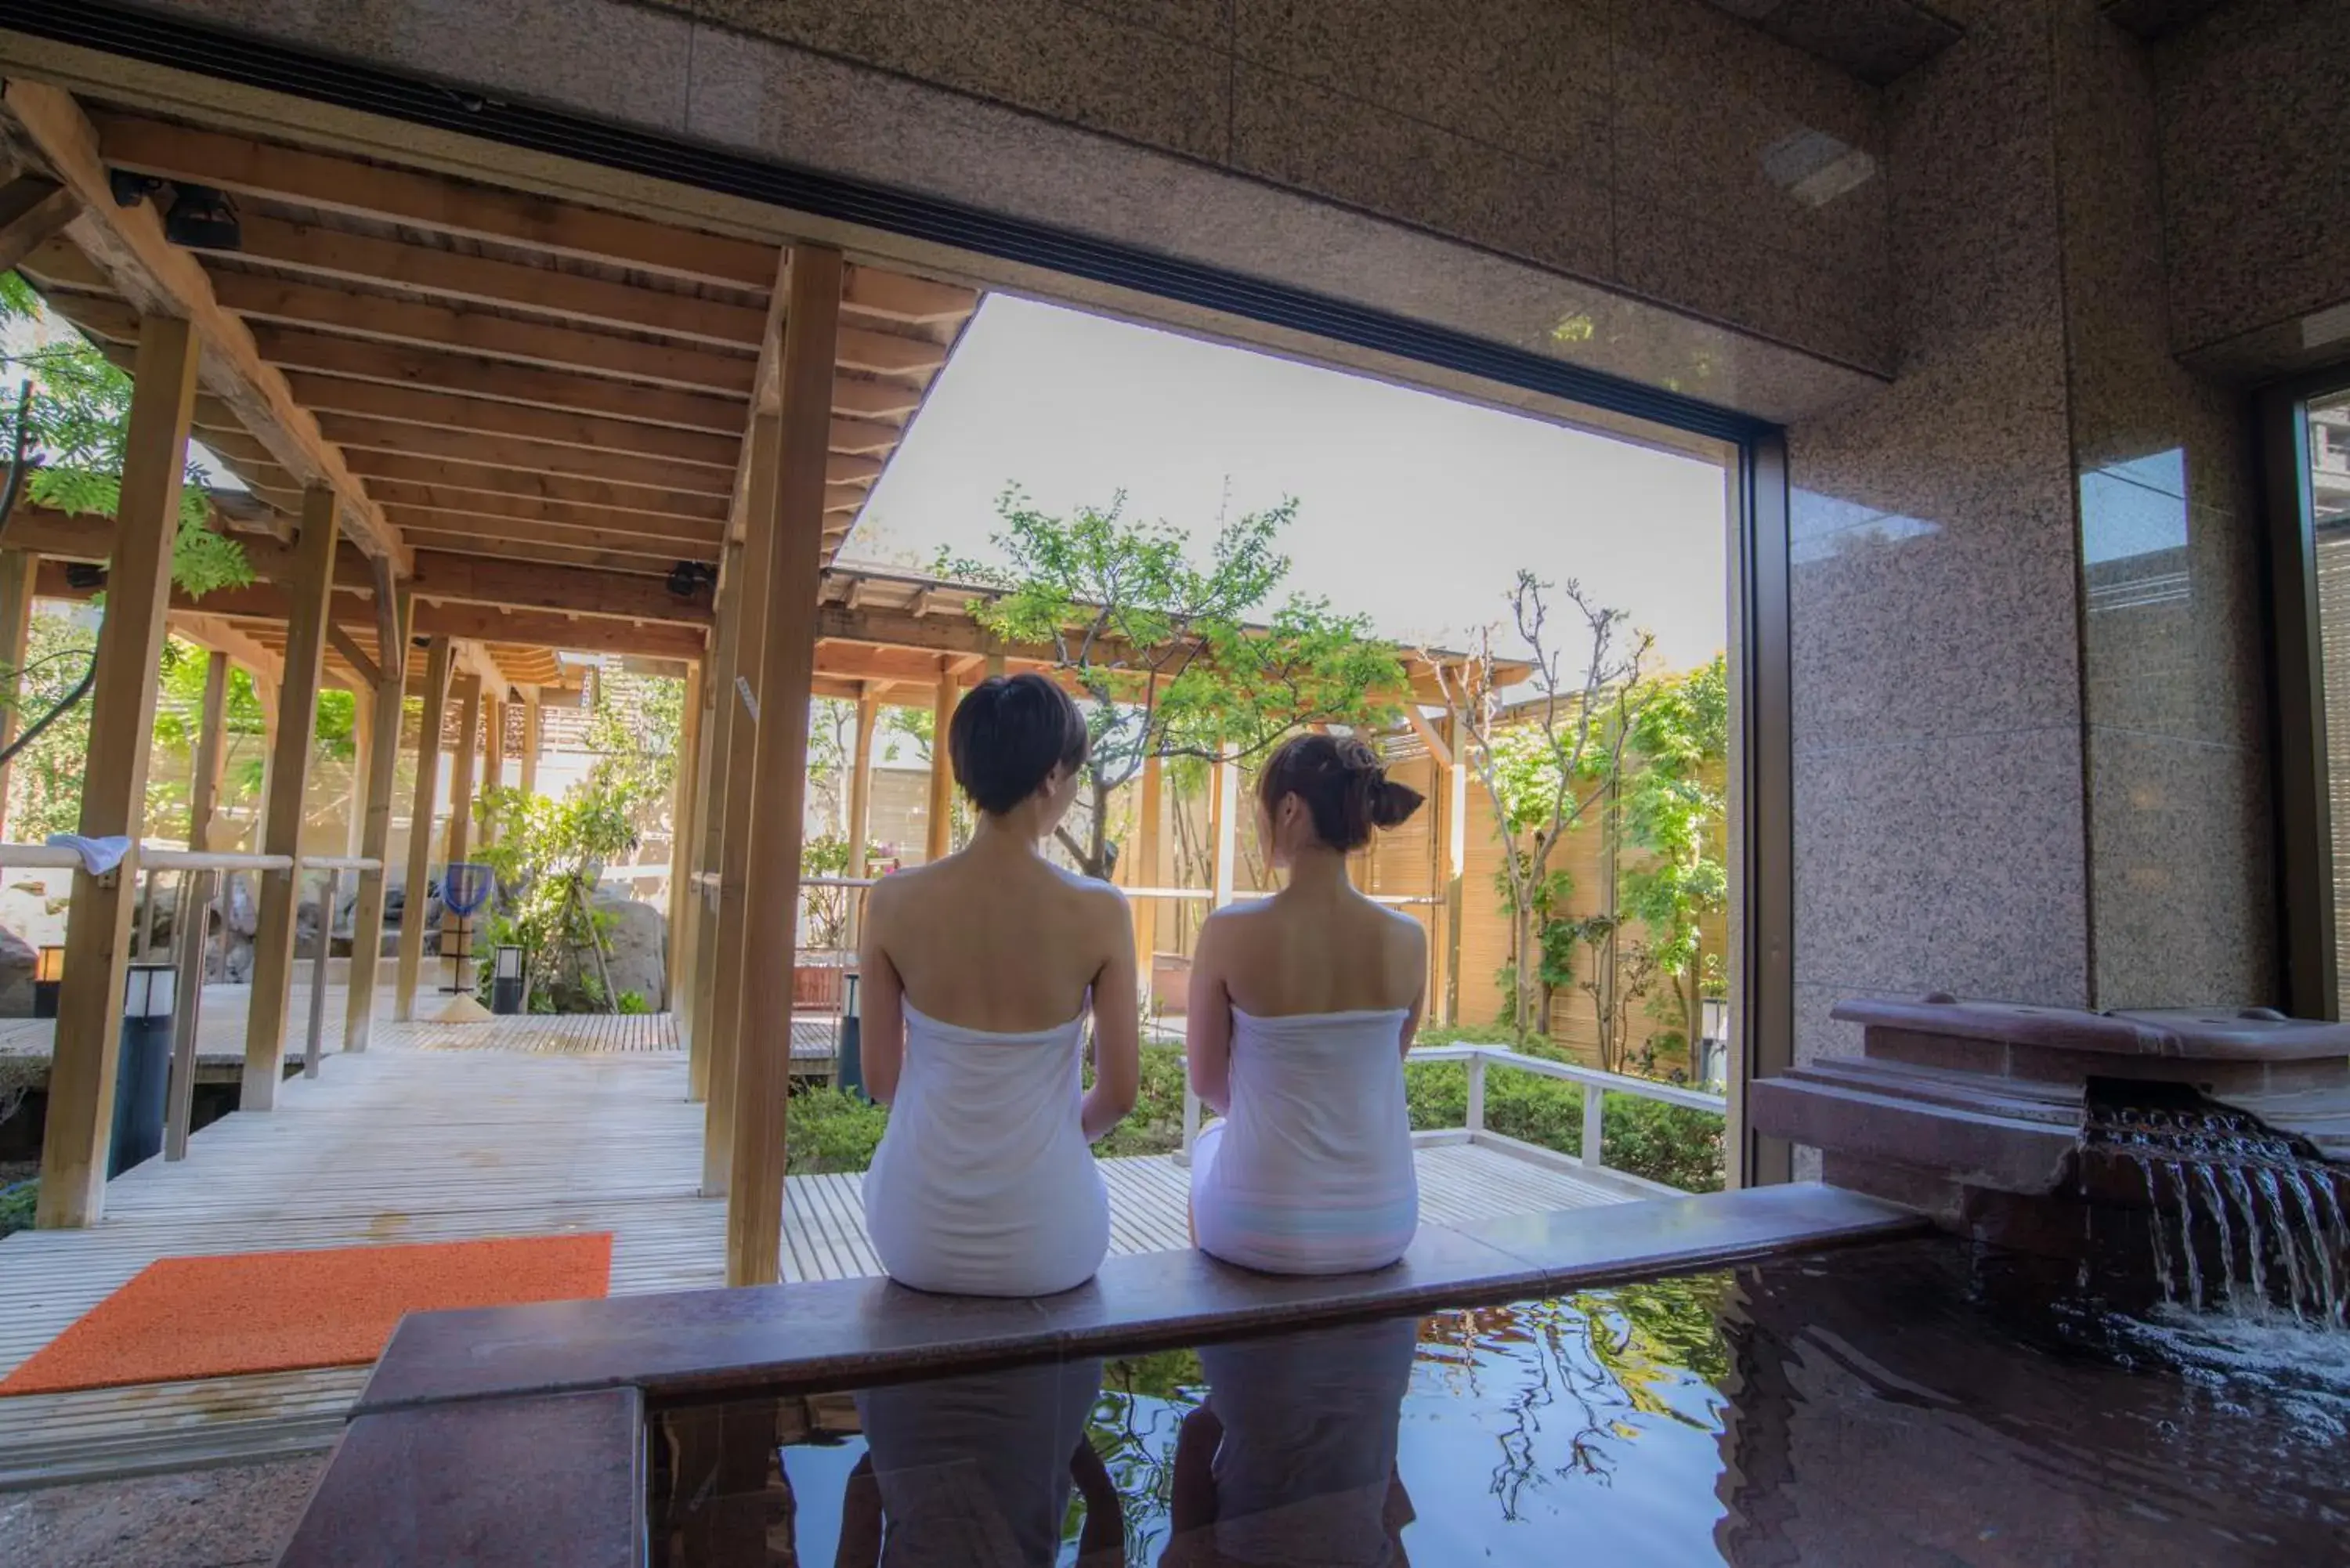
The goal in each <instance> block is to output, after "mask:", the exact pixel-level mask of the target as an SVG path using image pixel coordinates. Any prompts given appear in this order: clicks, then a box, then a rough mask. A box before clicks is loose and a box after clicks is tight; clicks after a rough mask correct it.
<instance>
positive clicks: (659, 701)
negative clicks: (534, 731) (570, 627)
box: [582, 669, 685, 848]
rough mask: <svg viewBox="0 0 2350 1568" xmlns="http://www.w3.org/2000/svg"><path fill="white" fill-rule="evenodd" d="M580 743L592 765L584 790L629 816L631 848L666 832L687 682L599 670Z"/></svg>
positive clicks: (591, 686)
mask: <svg viewBox="0 0 2350 1568" xmlns="http://www.w3.org/2000/svg"><path fill="white" fill-rule="evenodd" d="M588 690H589V698H588V705H587V724H586V726H585V734H584V735H583V737H582V739H583V740H584V742H585V743H586V745H587V750H588V751H590V752H592V753H595V755H596V761H595V762H594V763H591V764H590V765H589V767H588V770H587V779H586V781H585V783H586V784H587V786H588V787H590V788H592V789H594V790H597V791H598V792H600V793H602V794H606V795H608V796H610V797H611V799H612V800H613V801H615V802H616V803H618V804H619V807H620V809H622V810H625V811H626V812H628V814H629V829H630V835H631V843H630V845H629V847H631V848H633V847H634V846H635V844H636V842H639V841H641V840H643V839H645V838H647V837H649V836H652V835H654V834H657V833H663V834H665V833H667V832H668V831H669V830H670V822H669V818H670V813H671V811H672V810H673V809H674V808H675V805H676V799H677V766H678V757H677V751H678V738H679V736H681V734H682V733H683V732H684V726H685V682H684V681H682V680H673V679H671V677H669V676H666V675H631V674H629V673H627V672H626V671H624V670H601V669H599V670H597V671H596V672H595V674H594V676H593V677H592V678H591V679H590V681H589V688H588Z"/></svg>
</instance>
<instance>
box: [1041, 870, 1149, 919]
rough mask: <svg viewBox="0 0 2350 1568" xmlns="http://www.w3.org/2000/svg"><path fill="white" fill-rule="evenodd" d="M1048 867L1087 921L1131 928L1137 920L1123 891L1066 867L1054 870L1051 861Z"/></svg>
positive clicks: (1097, 878) (1098, 878)
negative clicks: (1108, 922) (1114, 923)
mask: <svg viewBox="0 0 2350 1568" xmlns="http://www.w3.org/2000/svg"><path fill="white" fill-rule="evenodd" d="M1045 864H1046V865H1047V866H1050V867H1051V869H1052V872H1053V875H1054V876H1055V877H1058V878H1059V879H1060V883H1061V887H1062V888H1063V889H1064V890H1065V891H1066V893H1067V894H1068V895H1069V897H1070V898H1073V899H1075V900H1076V906H1077V908H1078V909H1081V910H1083V911H1084V912H1085V916H1086V918H1087V919H1097V920H1106V921H1115V922H1117V923H1118V925H1119V926H1120V927H1129V926H1130V925H1131V923H1132V920H1133V918H1134V917H1133V914H1132V911H1131V910H1130V909H1129V908H1128V904H1127V899H1126V894H1125V892H1124V890H1123V889H1121V888H1117V887H1114V886H1112V885H1111V884H1109V883H1107V882H1105V881H1103V880H1102V879H1101V878H1100V877H1088V876H1086V875H1085V874H1084V873H1083V872H1079V871H1072V870H1070V869H1069V868H1068V867H1066V866H1053V865H1052V863H1051V862H1050V861H1047V862H1046V863H1045Z"/></svg>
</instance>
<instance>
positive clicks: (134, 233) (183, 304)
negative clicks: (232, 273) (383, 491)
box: [5, 78, 407, 566]
mask: <svg viewBox="0 0 2350 1568" xmlns="http://www.w3.org/2000/svg"><path fill="white" fill-rule="evenodd" d="M5 106H6V112H7V118H8V119H9V120H10V121H12V122H13V123H14V125H15V127H16V130H17V131H18V132H19V133H21V135H22V136H23V138H24V140H26V142H27V143H29V144H30V145H31V146H32V147H33V148H34V149H36V151H38V152H39V153H40V155H41V157H42V159H43V160H44V161H46V162H47V164H48V166H49V169H50V171H52V172H53V173H54V174H56V176H57V179H58V180H59V181H60V182H62V183H64V184H65V185H66V186H67V188H68V189H69V190H71V191H72V192H74V194H75V195H76V196H77V197H78V198H79V199H80V201H81V202H82V212H81V215H80V216H79V217H78V218H76V219H75V220H74V221H73V223H71V224H70V225H68V229H67V233H68V234H70V235H72V237H73V239H74V243H75V244H78V245H79V246H80V247H81V249H82V251H83V252H84V253H85V254H88V256H89V258H90V259H91V260H92V261H94V262H96V263H97V264H98V265H99V267H100V268H101V269H102V270H103V271H104V272H105V273H106V275H107V277H108V280H109V282H110V283H111V284H112V285H113V286H114V288H115V290H116V292H118V293H120V295H121V296H123V297H124V298H126V299H128V300H129V301H130V303H131V304H132V305H133V306H137V307H138V308H139V309H140V310H143V311H148V312H151V313H153V314H155V315H158V316H170V317H180V318H183V319H185V320H187V321H189V322H190V323H191V324H192V326H193V327H194V329H195V333H196V336H197V338H198V340H199V342H200V344H201V346H202V368H201V375H202V378H203V383H204V385H205V386H206V387H208V388H210V389H212V390H213V392H214V393H215V394H217V395H218V396H219V397H220V398H221V399H222V400H224V401H225V402H227V403H228V404H229V406H230V407H231V408H233V409H234V410H236V413H237V418H238V421H239V422H240V423H242V424H243V425H244V427H245V429H246V430H248V431H251V432H252V433H253V434H254V435H255V437H256V438H258V439H259V440H260V441H261V442H262V444H263V445H265V446H266V447H268V448H269V450H270V452H271V453H272V454H273V455H274V456H276V459H277V461H278V462H280V463H281V464H283V465H284V466H285V467H286V470H287V471H288V472H291V473H293V474H294V475H295V476H296V478H298V479H300V480H301V481H302V482H303V483H306V484H323V485H325V486H327V487H328V488H329V489H331V490H333V491H334V492H335V493H336V495H337V496H338V499H339V500H340V502H341V504H342V508H343V522H344V524H345V526H347V527H348V528H349V529H350V530H351V533H352V536H353V538H354V539H356V540H357V541H358V543H359V545H360V546H361V547H362V548H364V549H366V550H367V551H368V553H369V555H382V556H390V557H391V558H392V560H393V561H394V562H395V563H396V564H399V565H401V566H405V565H406V560H407V552H406V548H405V546H404V545H402V544H401V542H400V535H399V532H398V530H396V529H395V528H393V527H392V525H391V524H390V522H389V521H388V520H387V519H386V518H385V517H384V515H383V514H382V512H381V511H380V509H379V508H378V507H377V506H376V504H375V503H374V501H373V500H372V499H370V498H369V495H368V493H367V489H366V487H365V486H364V485H362V484H361V483H359V480H358V479H357V478H356V477H355V476H353V475H352V473H351V472H350V471H349V470H348V468H346V467H345V466H344V465H343V459H342V454H341V453H340V452H337V451H336V450H335V448H334V447H333V445H332V444H331V443H329V442H328V441H327V440H326V439H325V438H324V437H323V436H321V435H320V434H319V433H318V427H317V421H315V420H313V419H312V418H311V416H310V414H309V413H308V412H307V410H305V409H304V408H303V406H302V405H301V404H300V403H299V402H298V401H296V399H295V396H294V394H293V391H292V390H291V389H290V388H288V386H287V385H286V379H285V377H283V376H282V375H280V374H279V373H278V372H277V371H276V369H273V368H271V367H270V366H268V365H265V364H264V363H263V362H262V359H261V355H260V352H259V351H258V350H257V349H256V348H255V347H254V343H253V335H252V333H250V332H249V331H247V330H246V329H245V326H244V323H243V322H242V321H239V320H238V319H237V318H236V317H234V316H233V315H231V314H230V313H229V312H228V311H226V310H224V309H223V308H222V306H221V305H220V302H219V301H218V300H217V299H215V298H214V297H213V291H212V285H211V283H210V281H209V280H207V279H206V277H205V276H204V271H203V267H202V266H201V265H198V264H197V262H196V260H195V258H194V257H193V256H192V255H191V254H188V253H187V252H186V251H183V250H182V249H180V248H179V247H178V246H176V245H173V244H172V243H171V242H170V241H168V240H166V239H165V238H164V237H163V224H162V220H161V218H159V217H158V216H157V215H156V213H155V209H154V205H153V203H151V202H140V203H139V204H138V205H136V206H132V207H122V206H118V205H116V203H115V201H114V196H113V191H112V187H111V184H110V182H109V175H108V171H107V168H106V163H105V161H104V159H103V158H102V157H101V156H100V155H99V149H98V133H97V131H96V130H95V129H93V128H92V126H91V125H90V123H89V121H88V119H85V118H84V117H83V115H82V112H81V108H80V106H79V105H78V104H77V103H75V102H74V100H73V99H72V98H71V97H69V96H68V94H66V93H65V92H63V91H61V90H59V89H58V88H53V87H50V86H47V84H45V83H41V82H35V81H28V80H26V79H24V78H10V80H9V81H8V84H7V88H6V94H5Z"/></svg>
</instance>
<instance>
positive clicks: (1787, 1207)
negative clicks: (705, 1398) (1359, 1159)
mask: <svg viewBox="0 0 2350 1568" xmlns="http://www.w3.org/2000/svg"><path fill="white" fill-rule="evenodd" d="M1922 1225H1923V1221H1922V1220H1919V1219H1918V1218H1917V1217H1916V1216H1915V1215H1913V1214H1911V1213H1910V1212H1909V1211H1908V1210H1901V1209H1897V1208H1895V1207H1893V1206H1892V1205H1889V1204H1886V1203H1881V1202H1878V1201H1877V1200H1875V1199H1867V1198H1863V1197H1859V1196H1857V1195H1856V1194H1853V1193H1848V1192H1843V1191H1839V1190H1836V1189H1832V1188H1826V1187H1820V1186H1816V1185H1806V1186H1794V1187H1773V1188H1758V1189H1752V1190H1750V1191H1745V1192H1734V1193H1713V1194H1709V1195H1706V1196H1702V1197H1693V1198H1681V1199H1660V1200H1657V1201H1653V1202H1640V1203H1627V1204H1620V1205H1614V1206H1610V1207H1607V1208H1603V1209H1581V1210H1566V1211H1563V1212H1559V1213H1553V1214H1534V1215H1522V1216H1513V1217H1508V1218H1503V1219H1497V1220H1486V1221H1482V1222H1480V1223H1478V1224H1475V1225H1472V1226H1469V1227H1466V1228H1461V1229H1456V1228H1453V1227H1451V1226H1445V1225H1436V1224H1427V1225H1422V1226H1421V1227H1420V1231H1419V1238H1418V1240H1416V1241H1414V1242H1413V1244H1412V1249H1411V1251H1410V1252H1409V1253H1408V1254H1407V1255H1406V1257H1405V1258H1404V1261H1403V1262H1400V1263H1399V1264H1397V1265H1396V1266H1395V1267H1393V1268H1389V1269H1382V1270H1379V1271H1377V1272H1372V1273H1366V1274H1343V1275H1328V1276H1322V1277H1315V1278H1301V1277H1295V1276H1287V1277H1284V1276H1275V1275H1268V1274H1259V1273H1254V1272H1250V1271H1248V1270H1245V1269H1238V1268H1233V1267H1232V1266H1230V1265H1228V1264H1224V1263H1220V1262H1216V1261H1214V1260H1213V1259H1211V1258H1208V1257H1205V1256H1203V1255H1201V1254H1200V1253H1198V1252H1192V1251H1179V1252H1158V1253H1145V1254H1140V1255H1137V1256H1132V1257H1124V1258H1112V1259H1110V1260H1109V1261H1108V1262H1106V1263H1105V1264H1103V1265H1102V1270H1101V1273H1100V1274H1099V1275H1098V1276H1097V1278H1096V1279H1094V1280H1093V1281H1092V1282H1089V1283H1087V1284H1085V1285H1083V1286H1080V1287H1079V1288H1078V1289H1076V1290H1074V1291H1069V1292H1066V1293H1063V1294H1060V1295H1057V1296H1048V1297H1043V1298H1040V1299H1036V1300H1001V1301H998V1300H982V1299H975V1298H970V1297H953V1296H933V1295H925V1294H922V1293H920V1292H916V1291H910V1290H907V1289H905V1288H904V1287H902V1286H899V1285H895V1284H891V1283H890V1282H888V1281H886V1280H879V1279H868V1280H843V1281H837V1282H827V1283H821V1284H795V1285H772V1286H765V1287H761V1288H757V1289H750V1290H710V1291H690V1292H681V1293H675V1294H669V1295H645V1296H621V1297H616V1298H613V1299H610V1300H607V1301H595V1302H566V1303H546V1304H542V1305H534V1306H516V1307H493V1308H481V1309H474V1310H469V1311H462V1312H443V1313H425V1314H417V1315H414V1316H411V1317H410V1318H408V1319H406V1320H404V1321H403V1322H402V1323H401V1324H400V1329H399V1331H398V1332H397V1333H396V1334H394V1335H393V1336H392V1340H391V1344H390V1345H389V1346H388V1347H387V1348H386V1350H385V1352H384V1355H383V1359H382V1361H381V1362H380V1364H379V1365H378V1366H377V1367H376V1371H375V1376H373V1377H371V1378H370V1379H369V1382H368V1386H367V1388H366V1390H365V1392H364V1393H363V1394H362V1395H361V1397H360V1399H359V1406H358V1412H357V1413H358V1414H359V1416H360V1417H369V1416H373V1415H377V1414H380V1413H382V1412H387V1411H393V1410H399V1409H402V1408H405V1407H413V1406H420V1405H429V1404H433V1403H437V1402H441V1401H448V1400H492V1399H496V1400H512V1399H516V1398H522V1397H544V1396H548V1395H555V1394H564V1393H578V1392H584V1391H587V1390H593V1389H610V1388H633V1389H636V1390H639V1391H640V1392H641V1393H642V1394H643V1395H644V1396H645V1397H648V1398H661V1397H681V1396H692V1395H707V1394H714V1393H722V1392H725V1391H729V1390H736V1389H746V1390H747V1389H751V1388H756V1387H772V1386H778V1385H798V1386H845V1385H854V1384H857V1383H860V1382H874V1381H881V1380H896V1379H899V1378H902V1377H906V1376H916V1375H923V1374H938V1375H942V1374H944V1373H947V1372H949V1371H966V1370H972V1369H974V1368H976V1367H979V1366H989V1365H1000V1364H1003V1363H1008V1362H1014V1361H1020V1360H1027V1359H1034V1358H1039V1357H1045V1356H1051V1355H1070V1354H1076V1353H1079V1352H1100V1351H1105V1350H1109V1349H1113V1348H1127V1347H1131V1348H1136V1349H1144V1348H1149V1347H1153V1346H1157V1345H1174V1344H1188V1343H1191V1342H1194V1341H1198V1340H1202V1339H1216V1338H1229V1337H1232V1336H1234V1335H1237V1334H1252V1333H1270V1332H1274V1331H1277V1330H1280V1329H1284V1328H1290V1327H1295V1326H1299V1325H1302V1324H1310V1323H1315V1322H1323V1321H1328V1320H1332V1319H1336V1318H1343V1317H1363V1316H1374V1315H1378V1314H1388V1313H1406V1312H1416V1311H1424V1310H1428V1309H1431V1308H1434V1307H1439V1306H1446V1305H1452V1304H1457V1303H1471V1302H1480V1301H1501V1300H1507V1299H1511V1298H1513V1297H1522V1296H1529V1295H1538V1294H1544V1293H1552V1292H1555V1291H1560V1290H1566V1289H1581V1288H1586V1287H1589V1286H1594V1285H1604V1284H1609V1283H1621V1282H1627V1281H1631V1280H1637V1279H1643V1278H1648V1277H1651V1276H1654V1275H1657V1274H1662V1273H1676V1272H1689V1271H1691V1270H1697V1269H1706V1268H1717V1267H1722V1266H1725V1265H1728V1264H1731V1263H1736V1262H1743V1261H1745V1260H1748V1259H1751V1258H1754V1257H1758V1256H1763V1255H1765V1254H1768V1253H1774V1252H1783V1251H1790V1250H1793V1249H1797V1248H1801V1247H1804V1246H1808V1245H1814V1244H1820V1243H1825V1242H1835V1241H1865V1240H1872V1239H1876V1238H1879V1237H1883V1236H1887V1235H1892V1234H1897V1233H1900V1232H1903V1231H1910V1230H1913V1229H1918V1228H1921V1227H1922Z"/></svg>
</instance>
